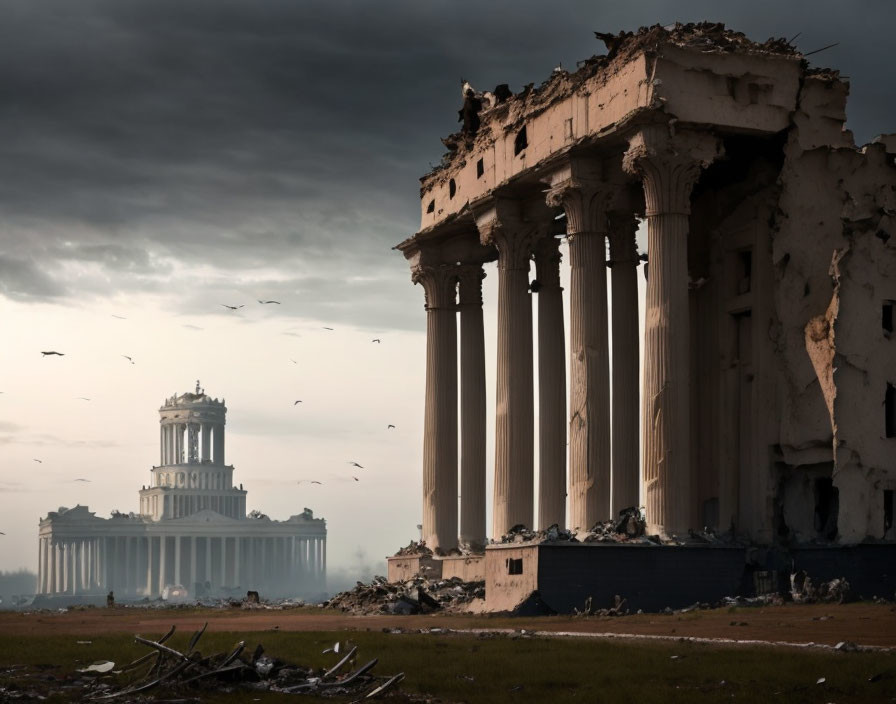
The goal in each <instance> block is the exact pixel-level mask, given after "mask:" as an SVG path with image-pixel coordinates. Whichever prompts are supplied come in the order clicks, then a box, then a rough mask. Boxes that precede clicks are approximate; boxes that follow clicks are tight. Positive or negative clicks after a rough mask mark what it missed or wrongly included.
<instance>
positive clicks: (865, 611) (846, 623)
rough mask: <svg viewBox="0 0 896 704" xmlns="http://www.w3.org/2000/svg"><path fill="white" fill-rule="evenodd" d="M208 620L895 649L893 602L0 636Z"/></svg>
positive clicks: (27, 619)
mask: <svg viewBox="0 0 896 704" xmlns="http://www.w3.org/2000/svg"><path fill="white" fill-rule="evenodd" d="M206 621H208V624H209V625H208V628H209V630H210V631H269V630H279V631H364V630H371V631H373V630H376V631H379V630H382V629H394V628H401V629H404V630H416V629H430V628H450V629H459V630H460V629H463V630H466V629H508V628H509V629H526V630H535V631H556V632H573V633H588V634H632V635H648V636H668V637H673V638H681V637H696V638H724V639H732V640H744V641H748V640H753V641H769V642H784V643H809V642H813V643H820V644H827V645H835V644H836V643H838V642H840V641H844V640H847V641H852V642H854V643H858V644H860V645H871V646H885V647H896V606H894V605H893V604H869V603H856V604H844V605H836V604H810V605H793V604H791V605H785V606H765V607H742V608H722V609H712V610H706V611H693V612H689V613H685V614H672V615H663V614H639V615H629V616H620V617H584V618H583V617H578V618H577V617H572V616H542V617H537V618H508V617H496V616H487V615H475V616H472V615H463V614H455V615H447V614H438V615H436V614H434V615H428V616H385V615H384V616H351V615H348V614H343V613H338V612H328V611H325V610H321V609H309V608H295V609H284V610H268V609H251V610H244V609H212V608H208V609H197V608H190V609H184V608H169V609H143V608H127V607H116V608H113V609H106V608H88V609H72V610H69V611H65V612H61V611H60V612H50V611H42V612H32V613H16V612H0V634H2V635H4V636H7V637H10V636H12V637H15V636H27V635H51V634H70V635H74V636H91V635H97V634H102V633H141V634H153V633H161V632H164V631H166V630H168V628H169V627H170V626H171V625H172V624H176V625H177V627H178V630H191V629H197V628H199V627H201V626H202V624H203V623H205V622H206Z"/></svg>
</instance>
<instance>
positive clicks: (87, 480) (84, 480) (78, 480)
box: [75, 479, 90, 482]
mask: <svg viewBox="0 0 896 704" xmlns="http://www.w3.org/2000/svg"><path fill="white" fill-rule="evenodd" d="M75 481H76V482H89V481H90V480H89V479H75Z"/></svg>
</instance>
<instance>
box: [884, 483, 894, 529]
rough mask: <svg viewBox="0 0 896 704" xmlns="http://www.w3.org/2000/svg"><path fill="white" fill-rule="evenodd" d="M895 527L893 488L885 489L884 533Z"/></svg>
mask: <svg viewBox="0 0 896 704" xmlns="http://www.w3.org/2000/svg"><path fill="white" fill-rule="evenodd" d="M892 527H893V490H892V489H884V533H887V532H889V530H890V529H891V528H892Z"/></svg>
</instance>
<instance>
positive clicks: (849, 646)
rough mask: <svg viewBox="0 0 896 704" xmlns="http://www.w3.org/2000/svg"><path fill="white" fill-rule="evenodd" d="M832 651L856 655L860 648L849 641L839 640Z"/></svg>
mask: <svg viewBox="0 0 896 704" xmlns="http://www.w3.org/2000/svg"><path fill="white" fill-rule="evenodd" d="M834 650H839V651H840V652H841V653H857V652H858V651H859V650H861V648H860V647H859V646H858V645H856V644H855V643H853V642H852V641H851V640H841V641H840V642H839V643H837V645H835V646H834Z"/></svg>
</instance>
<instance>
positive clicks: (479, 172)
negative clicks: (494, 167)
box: [476, 159, 485, 178]
mask: <svg viewBox="0 0 896 704" xmlns="http://www.w3.org/2000/svg"><path fill="white" fill-rule="evenodd" d="M484 173H485V164H483V163H482V159H480V160H479V161H477V162H476V178H480V177H481V176H482V174H484Z"/></svg>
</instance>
